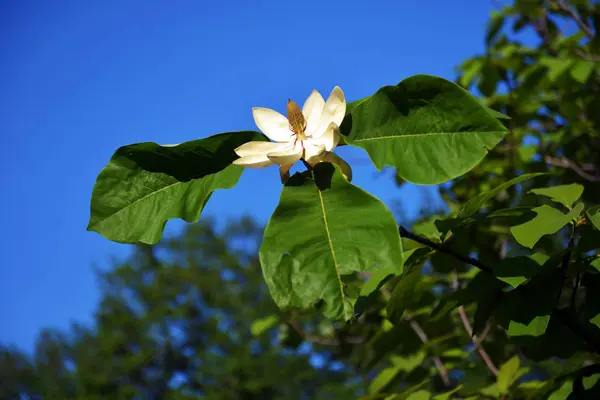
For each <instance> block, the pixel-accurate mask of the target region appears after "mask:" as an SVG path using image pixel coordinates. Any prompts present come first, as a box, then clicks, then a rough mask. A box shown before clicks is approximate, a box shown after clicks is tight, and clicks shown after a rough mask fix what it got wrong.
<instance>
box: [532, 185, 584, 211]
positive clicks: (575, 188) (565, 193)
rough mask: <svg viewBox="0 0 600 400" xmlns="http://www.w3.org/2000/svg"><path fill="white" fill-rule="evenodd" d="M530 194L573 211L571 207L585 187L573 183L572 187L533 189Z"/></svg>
mask: <svg viewBox="0 0 600 400" xmlns="http://www.w3.org/2000/svg"><path fill="white" fill-rule="evenodd" d="M529 193H533V194H536V195H538V196H546V197H549V198H550V199H551V200H552V201H555V202H557V203H560V204H562V205H563V206H565V207H567V208H568V209H569V210H570V209H571V205H572V204H573V203H575V202H576V201H577V200H579V198H580V197H581V195H582V194H583V185H579V184H577V183H572V184H570V185H560V186H554V187H549V188H541V189H531V190H530V191H529Z"/></svg>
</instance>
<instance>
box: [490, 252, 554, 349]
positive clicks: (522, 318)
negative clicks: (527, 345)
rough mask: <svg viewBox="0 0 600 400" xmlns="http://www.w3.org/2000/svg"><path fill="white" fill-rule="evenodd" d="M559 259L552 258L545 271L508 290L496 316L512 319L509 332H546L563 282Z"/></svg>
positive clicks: (534, 333) (523, 335)
mask: <svg viewBox="0 0 600 400" xmlns="http://www.w3.org/2000/svg"><path fill="white" fill-rule="evenodd" d="M556 260H558V261H560V257H557V258H555V257H553V258H551V259H549V261H548V262H547V265H545V266H544V271H543V272H541V273H539V274H537V275H536V276H535V277H533V278H532V279H531V280H530V281H529V282H527V284H525V285H521V286H519V287H518V288H517V289H514V290H512V291H510V292H508V293H506V294H505V296H504V297H505V301H504V302H503V304H502V308H501V310H500V313H499V314H497V315H496V316H497V317H498V320H499V322H501V321H502V320H503V319H504V320H508V334H509V336H512V337H527V336H530V337H534V338H537V337H538V336H541V335H543V334H544V332H546V328H547V327H548V323H549V322H550V316H551V315H552V312H553V310H554V308H555V307H556V303H557V301H558V296H559V295H560V292H561V289H562V283H563V280H562V273H561V271H560V270H559V269H558V268H556V266H555V265H554V263H555V262H556Z"/></svg>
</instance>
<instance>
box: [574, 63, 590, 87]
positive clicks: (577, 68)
mask: <svg viewBox="0 0 600 400" xmlns="http://www.w3.org/2000/svg"><path fill="white" fill-rule="evenodd" d="M593 70H594V62H593V61H589V60H578V61H577V62H575V65H573V68H571V76H572V77H573V79H575V80H576V81H577V82H579V83H585V82H586V81H587V80H588V78H589V77H590V74H591V73H592V71H593Z"/></svg>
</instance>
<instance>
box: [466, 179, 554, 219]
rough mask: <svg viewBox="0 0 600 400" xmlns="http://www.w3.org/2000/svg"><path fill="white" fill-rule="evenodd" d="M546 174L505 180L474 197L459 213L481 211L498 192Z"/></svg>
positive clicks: (468, 214) (468, 215) (467, 213)
mask: <svg viewBox="0 0 600 400" xmlns="http://www.w3.org/2000/svg"><path fill="white" fill-rule="evenodd" d="M541 175H545V174H544V173H534V174H525V175H521V176H518V177H516V178H514V179H511V180H510V181H508V182H504V183H503V184H502V185H500V186H497V187H495V188H494V189H492V190H489V191H487V192H483V193H481V194H479V195H478V196H476V197H473V198H472V199H471V200H469V202H468V203H467V204H466V205H465V206H464V207H463V209H462V210H461V211H460V213H459V214H458V216H459V217H470V216H471V215H473V214H475V213H476V212H477V211H479V210H480V209H481V208H482V207H483V206H484V205H485V204H486V203H487V202H488V201H489V200H491V199H492V198H493V197H495V196H497V195H498V193H500V192H502V191H503V190H506V189H508V188H509V187H511V186H513V185H516V184H517V183H521V182H523V181H526V180H528V179H532V178H536V177H538V176H541Z"/></svg>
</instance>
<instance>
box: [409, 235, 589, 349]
mask: <svg viewBox="0 0 600 400" xmlns="http://www.w3.org/2000/svg"><path fill="white" fill-rule="evenodd" d="M399 230H400V236H402V237H405V238H409V239H412V240H414V241H415V242H417V243H421V244H424V245H426V246H429V247H431V248H432V249H434V250H437V251H439V252H442V253H446V254H448V255H451V256H453V257H454V258H456V259H457V260H459V261H462V262H465V263H467V264H470V265H472V266H474V267H477V268H479V269H480V270H481V271H483V272H485V273H488V274H491V275H493V273H492V269H491V268H489V267H488V266H486V265H484V264H483V263H481V262H480V261H478V260H476V259H474V258H471V257H464V256H461V255H460V254H457V253H455V252H454V251H452V250H450V249H447V248H445V247H443V246H441V245H439V244H437V243H434V242H432V241H431V240H429V239H426V238H424V237H421V236H419V235H415V234H414V233H412V232H409V231H407V230H406V229H405V228H404V227H402V226H400V227H399ZM572 241H573V237H571V239H570V240H569V242H570V243H571V242H572ZM568 254H569V260H570V257H571V256H570V251H569V252H568ZM563 266H564V259H563ZM554 311H555V313H554V315H556V316H557V317H558V318H559V319H560V321H561V322H562V323H563V324H564V325H565V326H566V327H567V328H569V329H570V330H571V331H572V332H573V333H575V334H576V335H577V336H579V337H580V338H581V339H582V340H583V341H584V342H585V343H586V344H587V346H588V348H589V349H590V350H591V351H593V352H595V353H597V354H600V342H599V341H597V340H596V337H595V336H593V335H590V334H589V332H587V331H585V330H584V329H583V328H582V327H581V325H580V324H579V322H578V321H577V319H576V318H573V317H572V316H571V314H570V313H569V312H568V311H567V310H564V309H555V310H554Z"/></svg>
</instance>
